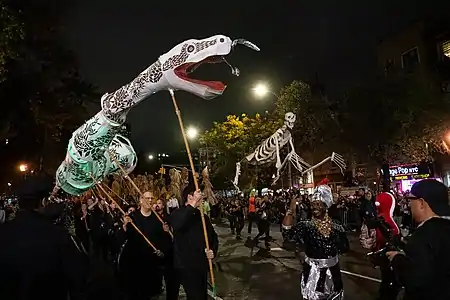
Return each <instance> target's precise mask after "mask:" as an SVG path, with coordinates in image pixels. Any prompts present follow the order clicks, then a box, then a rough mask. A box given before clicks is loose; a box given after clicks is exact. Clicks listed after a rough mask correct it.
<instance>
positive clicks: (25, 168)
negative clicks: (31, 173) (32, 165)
mask: <svg viewBox="0 0 450 300" xmlns="http://www.w3.org/2000/svg"><path fill="white" fill-rule="evenodd" d="M19 171H20V172H22V173H23V172H26V171H28V165H26V164H21V165H20V166H19Z"/></svg>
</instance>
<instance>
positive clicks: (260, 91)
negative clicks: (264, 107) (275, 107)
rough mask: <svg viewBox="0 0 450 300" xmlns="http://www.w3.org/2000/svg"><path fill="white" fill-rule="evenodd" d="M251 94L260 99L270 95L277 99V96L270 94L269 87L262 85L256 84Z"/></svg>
mask: <svg viewBox="0 0 450 300" xmlns="http://www.w3.org/2000/svg"><path fill="white" fill-rule="evenodd" d="M252 91H253V93H254V94H255V95H256V96H257V97H259V98H262V97H264V96H266V95H267V94H272V95H274V96H275V97H277V99H278V98H279V97H278V95H277V94H275V93H274V92H272V91H271V90H270V89H269V87H268V86H267V85H266V84H263V83H258V84H257V85H255V86H254V87H253V88H252Z"/></svg>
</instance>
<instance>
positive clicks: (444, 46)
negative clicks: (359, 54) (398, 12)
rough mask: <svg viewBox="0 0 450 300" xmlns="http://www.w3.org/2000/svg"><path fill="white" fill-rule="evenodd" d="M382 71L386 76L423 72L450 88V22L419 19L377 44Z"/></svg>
mask: <svg viewBox="0 0 450 300" xmlns="http://www.w3.org/2000/svg"><path fill="white" fill-rule="evenodd" d="M377 59H378V67H379V71H381V72H383V73H384V74H385V75H386V76H391V75H399V74H400V75H401V74H407V73H412V72H414V73H419V74H420V73H421V74H422V75H424V78H429V79H432V80H437V81H438V82H437V83H438V84H439V85H440V86H441V88H442V91H443V92H450V23H449V22H448V19H446V20H442V21H441V20H424V21H420V22H416V23H414V24H412V25H411V26H408V27H406V28H404V29H403V30H402V31H399V32H397V33H396V34H394V35H391V36H390V37H388V38H387V39H385V40H383V41H382V42H381V43H380V44H379V45H378V48H377Z"/></svg>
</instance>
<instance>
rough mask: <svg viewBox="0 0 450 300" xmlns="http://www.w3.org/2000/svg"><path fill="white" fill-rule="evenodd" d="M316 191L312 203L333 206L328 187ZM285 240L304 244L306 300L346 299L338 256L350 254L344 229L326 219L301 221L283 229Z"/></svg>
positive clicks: (304, 288)
mask: <svg viewBox="0 0 450 300" xmlns="http://www.w3.org/2000/svg"><path fill="white" fill-rule="evenodd" d="M323 183H324V182H322V184H320V185H318V186H317V187H316V188H315V191H314V194H313V200H312V201H321V202H323V203H324V204H325V206H326V207H327V208H328V207H330V206H331V204H332V202H333V198H332V197H333V196H332V193H331V189H330V187H329V186H328V185H326V182H325V184H323ZM283 236H284V237H285V238H286V239H288V240H292V241H294V242H297V243H302V244H304V248H305V260H304V263H303V268H302V277H301V284H300V286H301V290H302V296H303V297H304V299H307V300H325V299H335V300H342V299H343V295H344V290H343V285H342V278H341V273H340V268H339V254H341V253H343V252H346V251H347V250H348V240H347V237H346V234H345V231H344V228H343V227H342V226H341V225H339V224H337V223H335V222H333V221H332V220H331V219H330V218H329V217H328V216H327V215H325V218H324V219H323V220H318V219H315V218H313V219H312V220H302V221H300V222H298V223H296V224H295V225H294V226H290V227H289V226H283Z"/></svg>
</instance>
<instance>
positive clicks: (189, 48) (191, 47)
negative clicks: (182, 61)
mask: <svg viewBox="0 0 450 300" xmlns="http://www.w3.org/2000/svg"><path fill="white" fill-rule="evenodd" d="M194 49H195V47H194V45H189V46H188V48H187V51H188V52H189V53H191V52H193V51H194Z"/></svg>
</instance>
